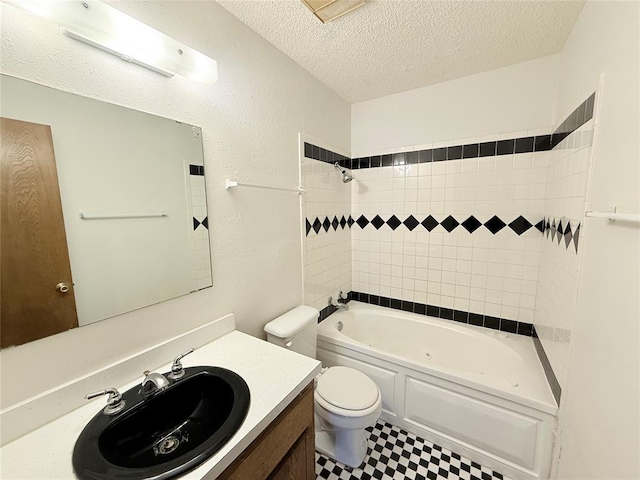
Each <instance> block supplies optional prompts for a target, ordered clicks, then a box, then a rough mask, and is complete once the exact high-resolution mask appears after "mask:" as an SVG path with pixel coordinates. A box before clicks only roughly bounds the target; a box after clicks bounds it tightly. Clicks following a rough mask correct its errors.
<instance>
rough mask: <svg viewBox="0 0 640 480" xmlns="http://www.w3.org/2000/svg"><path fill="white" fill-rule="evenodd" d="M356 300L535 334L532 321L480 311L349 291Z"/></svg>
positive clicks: (329, 309) (332, 309) (324, 315)
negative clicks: (501, 316) (494, 315)
mask: <svg viewBox="0 0 640 480" xmlns="http://www.w3.org/2000/svg"><path fill="white" fill-rule="evenodd" d="M351 300H355V301H357V302H362V303H369V304H371V305H379V306H381V307H389V308H392V309H394V310H402V311H405V312H410V313H417V314H418V315H427V316H429V317H436V318H441V319H444V320H453V321H454V322H459V323H466V324H469V325H475V326H477V327H485V328H490V329H492V330H500V331H502V332H508V333H513V334H516V335H524V336H526V337H531V336H533V334H534V331H535V330H534V327H533V325H532V324H530V323H525V322H518V321H516V320H510V319H508V318H498V317H492V316H490V315H483V314H480V313H473V312H465V311H462V310H454V309H451V308H445V307H439V306H437V305H427V304H424V303H418V302H408V301H406V300H399V299H397V298H389V297H381V296H378V295H371V294H368V293H362V292H353V291H352V292H349V294H348V295H347V302H350V301H351ZM336 310H337V308H336V307H333V306H331V305H330V306H328V307H325V308H323V309H322V310H321V311H320V316H319V317H318V322H321V321H322V320H324V319H325V318H327V317H328V316H329V315H331V314H332V313H334V312H335V311H336Z"/></svg>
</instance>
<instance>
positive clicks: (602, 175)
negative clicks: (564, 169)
mask: <svg viewBox="0 0 640 480" xmlns="http://www.w3.org/2000/svg"><path fill="white" fill-rule="evenodd" d="M639 18H640V4H638V2H593V1H589V2H587V3H586V5H585V7H584V9H583V10H582V13H581V14H580V17H579V19H578V22H577V23H576V26H575V27H574V29H573V32H572V33H571V35H570V37H569V39H568V40H567V43H566V45H565V47H564V49H563V51H562V52H561V55H560V60H561V61H560V65H561V68H560V87H559V97H558V109H557V117H556V120H560V119H561V118H562V117H563V115H566V114H567V113H568V112H569V111H570V110H571V109H572V108H573V107H575V106H576V105H577V104H578V103H579V102H580V101H582V99H583V97H585V94H587V95H588V93H587V92H589V90H591V91H593V88H594V86H597V85H598V82H599V79H600V75H601V74H603V80H604V81H603V90H602V92H601V97H600V105H599V109H600V110H599V113H598V117H597V119H596V120H597V125H596V127H595V138H594V146H593V166H592V175H591V180H590V185H589V189H588V193H587V202H588V203H587V205H588V207H589V208H594V209H606V208H608V207H609V206H610V205H613V204H615V205H617V206H618V209H619V211H622V212H633V213H638V212H640V195H639V193H638V192H640V148H639V145H638V132H639V131H640V120H639V116H640V112H639V104H640V98H639V89H638V85H640V75H639V65H638V58H640V51H639V50H640V47H639V45H640V38H639V29H640V24H639ZM585 98H586V97H585ZM586 228H587V232H588V234H587V236H586V238H585V242H584V258H583V263H582V269H581V270H582V271H581V277H580V283H579V287H578V295H577V298H578V301H577V306H576V320H575V324H574V327H573V338H572V341H571V357H570V360H569V374H568V381H567V387H566V389H565V390H564V391H563V400H562V403H561V406H560V413H559V418H560V436H561V439H562V441H561V457H560V459H559V462H558V464H557V466H556V475H557V477H558V478H562V479H589V478H590V479H623V478H624V479H632V478H633V479H637V478H640V462H639V458H638V452H640V439H639V432H640V396H639V394H640V389H639V380H640V348H639V339H640V330H639V328H640V305H639V302H640V300H639V299H640V248H639V247H640V228H639V227H638V225H629V224H625V223H624V222H619V221H617V222H616V223H615V224H610V223H609V222H608V221H607V220H606V219H587V220H586Z"/></svg>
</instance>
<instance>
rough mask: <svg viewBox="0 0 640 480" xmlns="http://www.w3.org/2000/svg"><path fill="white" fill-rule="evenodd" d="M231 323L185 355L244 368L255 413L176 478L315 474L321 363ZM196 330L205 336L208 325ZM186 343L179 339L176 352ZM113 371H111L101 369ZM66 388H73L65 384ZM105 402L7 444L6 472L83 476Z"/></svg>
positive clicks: (189, 361) (192, 362) (0, 456)
mask: <svg viewBox="0 0 640 480" xmlns="http://www.w3.org/2000/svg"><path fill="white" fill-rule="evenodd" d="M227 326H228V327H230V328H226V330H227V332H223V333H222V336H219V338H217V339H215V340H213V341H210V342H209V343H207V344H205V345H203V346H201V347H199V348H196V351H195V352H194V353H193V354H191V355H189V356H188V357H187V358H185V359H184V361H183V362H184V364H185V367H189V366H197V365H212V366H217V367H223V368H225V369H228V370H231V371H233V372H235V373H237V374H238V375H240V376H241V377H242V378H243V379H244V381H245V382H246V384H247V386H248V387H249V390H250V392H251V404H250V407H249V410H248V412H247V416H246V418H245V420H244V422H243V424H242V425H241V427H240V429H239V430H238V431H237V432H236V434H235V435H234V436H233V437H232V438H231V439H230V440H229V441H228V442H227V443H226V444H225V445H224V446H223V447H222V448H221V449H220V450H219V451H218V452H217V453H215V454H214V455H213V456H211V457H209V458H208V459H207V460H205V461H204V462H203V463H202V464H200V465H199V466H197V467H195V468H194V469H192V470H190V471H188V472H186V473H184V474H183V475H180V476H179V477H176V478H180V479H188V480H194V479H203V478H206V479H214V478H220V479H247V478H251V479H252V480H254V479H255V480H261V479H267V478H275V479H281V478H282V479H284V478H296V479H301V480H304V479H309V480H311V479H313V478H315V474H314V461H315V459H314V423H313V418H314V417H313V379H314V377H315V376H316V374H317V373H318V372H319V371H320V362H318V361H317V360H315V359H312V358H308V357H304V356H302V355H298V354H296V353H294V352H290V351H288V350H286V349H283V348H279V347H277V346H275V345H272V344H269V343H267V342H265V341H263V340H260V339H257V338H254V337H251V336H249V335H246V334H243V333H241V332H238V331H235V330H233V328H234V325H233V323H230V322H227ZM194 334H197V335H200V336H202V331H200V332H195V333H194ZM193 338H194V337H191V338H188V340H189V341H191V340H192V339H193ZM183 340H184V339H183ZM196 346H197V345H196ZM163 347H166V345H165V346H163ZM171 347H172V348H171V349H172V350H173V346H171ZM183 347H184V346H183V345H177V344H176V345H175V353H176V354H178V353H180V350H181V349H183ZM167 360H169V359H167ZM149 366H150V367H152V366H153V365H149ZM170 367H171V364H170V363H167V364H165V365H162V366H160V367H158V368H153V370H154V371H156V372H162V373H165V372H168V371H169V369H170ZM134 374H135V372H134ZM105 376H108V375H106V374H105V373H104V372H100V373H99V374H98V377H105ZM141 380H142V376H140V377H139V378H137V379H136V380H135V381H131V382H128V383H124V384H119V385H117V387H118V389H119V390H121V391H126V390H128V389H129V388H131V387H134V386H136V385H139V384H140V382H141ZM79 381H84V379H81V380H79ZM109 386H112V385H104V387H109ZM65 388H70V387H69V386H68V385H65V386H62V387H61V389H65ZM37 405H38V403H37V402H36V401H34V402H33V404H32V406H31V412H30V411H29V408H27V409H25V410H24V411H22V412H20V414H21V415H25V418H27V417H28V416H29V415H30V414H31V415H33V414H36V413H38V412H36V408H39V407H37ZM104 405H105V398H104V397H102V398H99V399H96V400H93V401H91V402H89V403H87V404H86V405H82V406H81V407H80V408H77V409H75V410H73V411H71V412H69V413H66V414H65V415H63V416H61V417H59V418H57V419H54V420H53V421H51V422H50V423H47V424H45V425H42V426H40V427H39V428H37V429H35V430H33V431H31V432H29V433H27V434H26V435H23V436H21V437H19V438H17V439H16V440H14V441H12V442H10V443H7V444H6V445H4V446H3V447H2V448H1V449H0V460H1V470H0V477H1V478H20V479H52V478H64V479H71V478H75V476H74V473H73V468H72V463H71V458H72V452H73V449H74V445H75V442H76V439H77V438H78V436H79V435H80V433H81V432H82V430H83V429H84V427H85V425H87V423H88V422H89V421H90V420H91V419H92V418H93V417H94V415H96V413H98V412H100V411H101V410H102V409H103V408H104ZM13 414H14V415H15V414H16V412H13Z"/></svg>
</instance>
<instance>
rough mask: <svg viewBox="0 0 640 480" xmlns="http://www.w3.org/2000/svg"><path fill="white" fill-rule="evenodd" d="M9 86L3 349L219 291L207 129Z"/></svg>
mask: <svg viewBox="0 0 640 480" xmlns="http://www.w3.org/2000/svg"><path fill="white" fill-rule="evenodd" d="M0 78H1V81H0V100H1V106H0V116H1V117H2V129H1V131H0V133H1V142H2V147H1V148H2V160H1V162H2V164H1V169H0V202H1V204H0V209H1V213H0V215H1V216H0V222H1V236H2V238H1V243H0V267H1V270H2V285H1V286H0V288H1V291H2V296H1V298H0V301H1V304H2V311H1V321H2V325H1V327H2V330H1V339H2V347H3V348H5V347H8V346H13V345H20V344H22V343H26V342H28V341H31V340H35V339H37V338H42V337H45V336H48V335H53V334H55V333H58V332H61V331H65V330H68V329H69V328H73V327H76V326H83V325H88V324H91V323H94V322H97V321H100V320H103V319H105V318H109V317H113V316H116V315H120V314H123V313H125V312H129V311H132V310H135V309H139V308H142V307H145V306H148V305H151V304H154V303H158V302H162V301H164V300H168V299H170V298H174V297H177V296H180V295H185V294H188V293H191V292H195V291H197V290H201V289H203V288H207V287H210V286H211V285H212V273H211V258H210V251H209V231H208V220H209V219H208V215H207V205H206V193H205V181H204V167H203V149H202V138H201V136H202V134H201V129H200V128H199V127H196V126H192V125H187V124H184V123H180V122H177V121H175V120H170V119H167V118H162V117H158V116H155V115H150V114H147V113H143V112H140V111H137V110H132V109H128V108H124V107H121V106H117V105H112V104H109V103H105V102H100V101H97V100H93V99H90V98H86V97H82V96H79V95H75V94H71V93H68V92H63V91H60V90H55V89H52V88H48V87H44V86H42V85H38V84H35V83H31V82H28V81H24V80H20V79H16V78H13V77H9V76H6V75H2V76H1V77H0Z"/></svg>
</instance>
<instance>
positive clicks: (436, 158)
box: [304, 94, 595, 170]
mask: <svg viewBox="0 0 640 480" xmlns="http://www.w3.org/2000/svg"><path fill="white" fill-rule="evenodd" d="M594 95H595V94H594ZM589 98H591V97H589ZM587 101H588V100H586V101H585V105H586V103H587ZM592 104H593V101H592ZM585 111H586V107H585ZM591 116H593V107H592V108H591ZM583 118H586V114H583ZM590 118H591V117H589V119H590ZM587 120H588V119H586V120H584V121H587ZM584 121H583V122H582V123H584ZM580 125H582V124H580ZM578 127H579V125H578V126H576V127H575V128H578ZM558 128H560V127H558ZM575 128H574V130H575ZM554 135H556V137H555V138H554V137H553V136H552V135H550V134H547V135H538V136H535V137H521V138H511V139H506V140H495V141H492V142H483V143H479V144H478V143H470V144H465V145H462V144H461V145H451V146H448V147H440V148H433V149H428V150H413V151H410V152H397V153H392V154H388V155H374V156H371V157H360V158H348V157H345V156H344V155H340V154H339V153H335V152H332V151H330V150H326V149H324V148H321V147H318V146H316V145H313V144H310V143H306V142H305V144H304V156H305V157H307V158H311V159H313V160H319V161H321V162H326V163H332V164H333V163H335V162H338V164H339V165H340V166H341V167H343V168H349V169H351V170H357V169H362V168H378V167H390V166H393V165H411V164H417V163H428V162H441V161H444V160H459V159H462V158H479V157H488V156H492V155H511V154H514V153H529V152H543V151H547V150H551V148H552V147H553V146H555V145H557V144H558V143H560V140H561V138H560V132H558V133H557V134H556V132H554ZM567 135H568V133H567V134H566V135H565V137H566V136H567ZM562 138H564V137H562ZM554 140H558V141H557V143H554Z"/></svg>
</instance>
